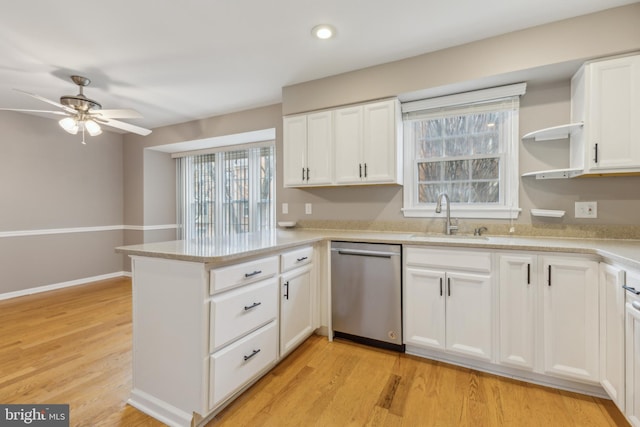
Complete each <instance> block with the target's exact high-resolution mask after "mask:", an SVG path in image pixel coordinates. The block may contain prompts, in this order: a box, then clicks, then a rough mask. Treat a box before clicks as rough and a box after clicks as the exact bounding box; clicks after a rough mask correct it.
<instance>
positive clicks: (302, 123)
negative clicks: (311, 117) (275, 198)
mask: <svg viewBox="0 0 640 427" xmlns="http://www.w3.org/2000/svg"><path fill="white" fill-rule="evenodd" d="M282 155H283V163H284V165H283V180H284V186H285V187H292V186H299V185H304V184H306V180H305V177H306V167H307V116H304V115H302V116H294V117H285V118H284V120H283V139H282Z"/></svg>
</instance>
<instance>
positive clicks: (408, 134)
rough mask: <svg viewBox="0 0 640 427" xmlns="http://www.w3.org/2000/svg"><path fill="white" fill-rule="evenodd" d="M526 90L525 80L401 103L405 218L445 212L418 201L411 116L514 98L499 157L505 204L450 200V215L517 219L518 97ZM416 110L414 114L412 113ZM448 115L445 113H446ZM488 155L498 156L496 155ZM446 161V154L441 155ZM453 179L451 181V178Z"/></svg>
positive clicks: (434, 216) (432, 215)
mask: <svg viewBox="0 0 640 427" xmlns="http://www.w3.org/2000/svg"><path fill="white" fill-rule="evenodd" d="M525 92H526V83H518V84H514V85H508V86H501V87H496V88H489V89H482V90H478V91H473V92H465V93H461V94H454V95H448V96H442V97H438V98H430V99H423V100H418V101H411V102H405V103H403V104H402V112H403V129H404V137H403V138H404V189H403V208H402V212H403V215H404V216H405V217H417V218H438V217H442V216H443V215H445V213H444V211H443V212H442V213H439V214H438V213H436V212H435V206H436V204H435V203H419V202H418V186H419V184H418V168H417V164H416V152H415V140H414V138H413V129H412V126H411V122H410V121H409V120H413V119H412V118H411V117H412V116H414V115H416V114H419V113H418V112H425V113H426V114H429V115H431V114H432V113H433V112H434V111H437V110H439V109H440V110H444V109H454V108H455V109H458V108H459V109H464V108H468V109H469V111H471V109H472V107H473V106H474V105H476V104H477V105H480V104H482V103H487V102H498V101H501V100H504V101H507V100H511V101H512V102H513V105H514V107H513V108H514V110H515V111H514V114H513V115H512V117H511V120H512V122H511V132H510V133H511V135H510V141H506V144H505V147H504V151H501V153H499V155H498V156H500V162H501V163H500V164H501V170H500V178H499V179H500V189H499V191H500V193H501V200H502V203H498V204H493V203H492V204H468V203H453V202H452V203H451V213H450V214H451V216H455V217H457V218H478V219H516V218H518V215H519V214H520V211H521V209H520V207H519V204H518V200H519V186H520V181H519V157H518V148H519V126H518V125H519V110H520V106H519V97H520V96H521V95H523V94H524V93H525ZM411 113H413V114H411ZM444 115H445V114H444V113H443V116H444ZM487 157H497V156H495V155H491V156H487ZM441 159H442V161H446V157H442V158H441ZM451 182H452V181H451Z"/></svg>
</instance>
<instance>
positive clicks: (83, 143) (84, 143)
mask: <svg viewBox="0 0 640 427" xmlns="http://www.w3.org/2000/svg"><path fill="white" fill-rule="evenodd" d="M82 145H87V143H86V142H84V123H83V124H82Z"/></svg>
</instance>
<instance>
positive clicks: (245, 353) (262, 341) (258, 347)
mask: <svg viewBox="0 0 640 427" xmlns="http://www.w3.org/2000/svg"><path fill="white" fill-rule="evenodd" d="M277 325H278V324H277V322H276V321H275V320H274V321H272V322H271V323H269V324H268V325H265V326H263V327H262V328H260V329H258V330H257V331H254V332H252V333H251V334H249V335H247V336H245V337H243V338H241V339H240V340H238V341H236V342H234V343H233V344H231V345H229V346H227V347H225V348H223V349H222V350H220V351H218V352H216V353H214V354H212V355H211V358H210V372H209V390H210V393H209V407H210V408H215V407H216V406H217V405H218V404H220V403H221V402H223V401H224V400H225V399H226V398H228V397H229V396H231V395H232V394H233V393H234V392H235V391H237V390H238V389H239V388H240V387H242V386H243V385H244V384H246V383H247V382H248V381H250V380H251V379H253V378H255V376H256V375H258V374H260V373H261V372H262V371H263V370H264V369H265V368H267V367H268V366H270V365H272V364H273V363H275V361H276V359H277V357H278V346H277V342H278V326H277Z"/></svg>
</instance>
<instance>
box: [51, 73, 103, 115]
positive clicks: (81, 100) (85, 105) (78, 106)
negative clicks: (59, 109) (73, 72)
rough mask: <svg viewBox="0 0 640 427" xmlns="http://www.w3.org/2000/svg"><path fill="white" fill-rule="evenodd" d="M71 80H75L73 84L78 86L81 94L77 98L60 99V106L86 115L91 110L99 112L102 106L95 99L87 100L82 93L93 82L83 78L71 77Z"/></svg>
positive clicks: (68, 96) (67, 96) (71, 96)
mask: <svg viewBox="0 0 640 427" xmlns="http://www.w3.org/2000/svg"><path fill="white" fill-rule="evenodd" d="M71 80H73V82H74V83H75V84H77V85H78V88H80V93H79V94H77V95H75V96H73V95H65V96H62V97H60V104H62V105H66V106H67V107H71V108H73V109H74V110H76V111H79V112H82V113H86V112H88V111H89V110H99V109H101V108H102V105H100V104H99V103H98V102H96V101H94V100H93V99H89V98H87V97H86V96H84V94H83V93H82V88H83V87H85V86H88V85H89V83H91V80H89V79H88V78H86V77H82V76H71Z"/></svg>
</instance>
